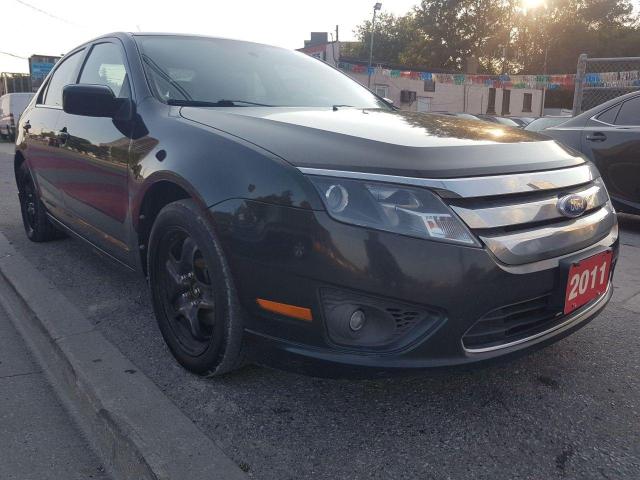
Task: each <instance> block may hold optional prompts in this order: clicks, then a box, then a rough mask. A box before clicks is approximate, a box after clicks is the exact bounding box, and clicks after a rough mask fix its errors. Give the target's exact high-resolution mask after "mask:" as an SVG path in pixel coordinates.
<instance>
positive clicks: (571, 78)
mask: <svg viewBox="0 0 640 480" xmlns="http://www.w3.org/2000/svg"><path fill="white" fill-rule="evenodd" d="M338 68H339V69H340V70H344V71H346V72H352V73H362V74H369V75H372V76H373V75H382V76H383V77H389V78H409V79H411V80H423V81H433V82H436V83H443V84H450V85H484V86H487V87H492V88H529V89H538V90H542V89H543V88H546V89H547V90H556V89H573V88H574V85H575V79H576V75H575V74H574V73H565V74H559V75H504V74H503V75H482V74H466V73H430V72H418V71H415V70H393V69H388V68H381V67H367V66H365V65H358V64H354V63H347V62H339V63H338ZM584 85H585V86H587V87H635V86H640V71H638V70H634V71H627V72H604V73H589V74H587V75H586V76H585V79H584Z"/></svg>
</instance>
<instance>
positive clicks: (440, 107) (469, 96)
mask: <svg viewBox="0 0 640 480" xmlns="http://www.w3.org/2000/svg"><path fill="white" fill-rule="evenodd" d="M345 73H347V75H349V76H350V77H352V78H353V79H354V80H356V81H358V82H360V83H361V84H363V85H364V86H367V74H366V73H362V74H359V73H353V72H345ZM376 85H386V86H387V87H388V92H389V93H388V98H390V99H391V100H393V102H394V104H395V105H396V106H397V107H399V108H400V109H402V110H409V111H414V112H415V111H418V103H420V104H421V105H423V104H424V103H430V109H429V111H431V112H449V113H458V112H466V113H472V114H480V113H487V104H488V101H489V87H485V86H483V85H450V84H444V83H437V82H436V84H435V87H436V88H435V90H436V91H435V92H425V91H424V82H423V81H422V80H412V79H410V78H390V77H387V76H383V75H382V74H381V73H379V72H377V73H376V75H372V77H371V89H372V90H374V91H375V87H376ZM401 90H411V91H414V92H416V96H417V97H425V98H428V99H430V100H426V101H424V102H423V101H420V102H419V101H416V102H413V103H410V104H409V103H402V102H400V91H401ZM509 90H511V99H510V102H509V105H510V108H509V114H508V115H510V116H523V117H526V116H533V117H538V116H540V106H541V101H542V90H534V89H515V88H513V89H509ZM525 93H529V94H531V95H532V101H531V110H532V112H523V111H522V107H523V100H524V94H525ZM502 95H503V94H502V89H501V88H498V89H496V102H495V112H496V114H497V115H500V114H501V113H502Z"/></svg>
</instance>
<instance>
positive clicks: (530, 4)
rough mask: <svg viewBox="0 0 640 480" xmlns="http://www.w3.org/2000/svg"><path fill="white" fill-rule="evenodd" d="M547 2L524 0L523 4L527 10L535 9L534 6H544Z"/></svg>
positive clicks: (542, 0) (543, 0)
mask: <svg viewBox="0 0 640 480" xmlns="http://www.w3.org/2000/svg"><path fill="white" fill-rule="evenodd" d="M544 4H545V0H522V6H523V7H524V8H525V9H526V10H533V9H534V8H538V7H542V6H543V5H544Z"/></svg>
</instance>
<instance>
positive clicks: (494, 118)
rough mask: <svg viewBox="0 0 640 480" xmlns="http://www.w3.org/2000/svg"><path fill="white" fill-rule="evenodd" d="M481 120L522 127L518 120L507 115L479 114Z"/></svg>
mask: <svg viewBox="0 0 640 480" xmlns="http://www.w3.org/2000/svg"><path fill="white" fill-rule="evenodd" d="M477 117H478V118H479V119H480V120H485V121H487V122H492V123H499V124H500V125H504V126H505V127H515V128H521V126H520V124H519V123H518V122H515V121H514V120H512V119H511V118H507V117H497V116H494V115H477Z"/></svg>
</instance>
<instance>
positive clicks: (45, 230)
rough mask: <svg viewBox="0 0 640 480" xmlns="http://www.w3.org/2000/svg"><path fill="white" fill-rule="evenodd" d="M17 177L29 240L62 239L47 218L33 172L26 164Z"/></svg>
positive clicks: (21, 207)
mask: <svg viewBox="0 0 640 480" xmlns="http://www.w3.org/2000/svg"><path fill="white" fill-rule="evenodd" d="M17 177H18V199H19V201H20V212H21V213H22V224H23V225H24V231H25V233H26V234H27V238H29V240H31V241H32V242H48V241H51V240H55V239H57V238H60V237H62V236H63V235H62V234H61V233H60V232H59V231H58V230H57V229H56V228H55V227H54V226H53V224H52V223H51V221H50V220H49V218H48V217H47V209H46V208H45V206H44V204H43V203H42V201H41V200H40V195H39V194H38V192H37V190H36V187H35V183H34V181H33V177H32V176H31V171H30V170H29V167H28V166H27V164H26V163H25V162H22V164H21V165H20V167H19V168H18V175H17Z"/></svg>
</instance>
